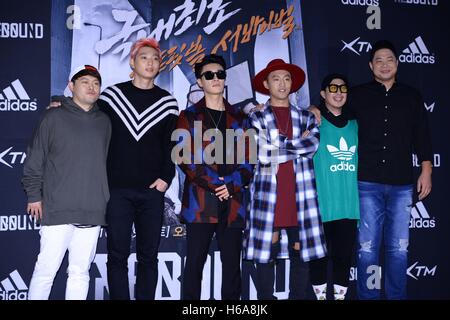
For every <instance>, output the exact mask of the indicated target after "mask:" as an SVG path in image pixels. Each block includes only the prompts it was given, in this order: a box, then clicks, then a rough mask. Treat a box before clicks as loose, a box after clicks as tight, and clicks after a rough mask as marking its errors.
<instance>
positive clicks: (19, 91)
mask: <svg viewBox="0 0 450 320" xmlns="http://www.w3.org/2000/svg"><path fill="white" fill-rule="evenodd" d="M30 100H31V99H30V97H29V96H28V93H27V92H26V91H25V88H24V87H23V85H22V83H21V82H20V80H19V79H17V80H14V81H13V82H11V85H10V86H8V87H6V88H5V89H4V90H3V93H1V92H0V111H36V110H37V102H36V99H34V101H30Z"/></svg>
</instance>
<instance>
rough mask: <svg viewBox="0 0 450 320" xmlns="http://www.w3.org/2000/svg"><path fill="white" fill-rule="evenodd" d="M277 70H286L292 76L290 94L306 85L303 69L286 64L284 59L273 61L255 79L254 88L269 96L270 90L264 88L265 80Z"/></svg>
mask: <svg viewBox="0 0 450 320" xmlns="http://www.w3.org/2000/svg"><path fill="white" fill-rule="evenodd" d="M276 70H286V71H289V73H290V74H291V77H292V87H291V92H290V93H292V92H295V91H297V90H298V89H300V88H301V87H302V85H303V83H305V77H306V76H305V72H304V71H303V70H302V68H300V67H299V66H296V65H295V64H291V63H286V62H284V60H283V59H273V60H272V61H270V62H269V63H268V64H267V66H266V67H265V68H264V69H262V70H261V71H260V72H258V74H257V75H256V76H255V77H254V78H253V88H254V89H255V90H256V91H258V92H260V93H263V94H266V95H269V90H268V89H266V88H265V87H264V80H266V79H267V76H268V75H269V73H271V72H272V71H276Z"/></svg>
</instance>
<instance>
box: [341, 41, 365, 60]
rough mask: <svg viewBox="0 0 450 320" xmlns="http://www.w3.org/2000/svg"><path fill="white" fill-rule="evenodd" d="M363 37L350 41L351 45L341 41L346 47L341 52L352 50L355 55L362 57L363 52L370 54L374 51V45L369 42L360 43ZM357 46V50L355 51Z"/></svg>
mask: <svg viewBox="0 0 450 320" xmlns="http://www.w3.org/2000/svg"><path fill="white" fill-rule="evenodd" d="M359 39H361V37H358V38H356V39H355V40H352V41H350V42H349V43H347V42H345V41H344V40H341V41H342V43H343V44H344V46H343V47H342V49H341V52H342V51H344V50H350V51H351V52H353V53H356V54H357V55H358V56H360V55H361V53H362V52H366V53H367V52H369V51H370V49H372V45H371V44H370V42H367V41H359ZM355 46H356V49H355Z"/></svg>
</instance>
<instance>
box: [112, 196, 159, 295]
mask: <svg viewBox="0 0 450 320" xmlns="http://www.w3.org/2000/svg"><path fill="white" fill-rule="evenodd" d="M110 193H111V197H110V199H109V202H108V207H107V211H106V222H107V224H108V225H107V227H106V230H107V247H108V262H107V270H108V287H109V297H110V299H112V300H129V299H130V289H129V283H128V257H129V256H130V251H131V236H132V226H133V223H134V227H135V230H136V259H137V270H136V287H135V297H136V300H154V298H155V290H156V284H157V281H158V248H159V242H160V239H161V227H162V221H163V213H164V193H162V192H159V191H158V190H156V189H155V188H153V189H131V188H130V189H112V190H111V192H110Z"/></svg>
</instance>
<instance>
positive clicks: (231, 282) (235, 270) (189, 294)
mask: <svg viewBox="0 0 450 320" xmlns="http://www.w3.org/2000/svg"><path fill="white" fill-rule="evenodd" d="M186 232H187V233H186V246H187V247H186V266H185V269H184V276H183V299H184V300H200V293H201V282H202V273H203V267H204V265H205V261H206V257H207V255H208V251H209V246H210V244H211V241H212V237H213V235H214V233H215V234H216V239H217V245H218V247H219V250H220V259H221V261H222V289H221V293H222V300H239V298H240V296H241V267H240V264H241V249H242V229H240V228H229V227H227V221H226V217H221V218H220V219H219V223H188V224H186Z"/></svg>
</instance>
